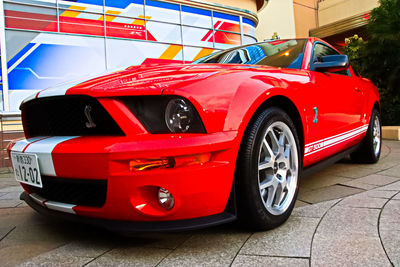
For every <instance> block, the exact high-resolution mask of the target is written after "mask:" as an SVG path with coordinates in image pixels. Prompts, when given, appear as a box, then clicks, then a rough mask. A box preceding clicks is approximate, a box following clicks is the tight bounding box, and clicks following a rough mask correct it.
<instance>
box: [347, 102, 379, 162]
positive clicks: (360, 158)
mask: <svg viewBox="0 0 400 267" xmlns="http://www.w3.org/2000/svg"><path fill="white" fill-rule="evenodd" d="M381 148H382V127H381V117H380V114H379V111H378V110H376V109H374V110H373V111H372V114H371V119H370V122H369V126H368V131H367V133H366V135H365V137H364V140H363V141H362V143H361V146H360V148H359V149H358V150H357V151H355V152H354V153H352V154H351V155H350V156H351V159H352V160H353V161H354V162H356V163H376V162H377V161H378V160H379V158H380V156H381Z"/></svg>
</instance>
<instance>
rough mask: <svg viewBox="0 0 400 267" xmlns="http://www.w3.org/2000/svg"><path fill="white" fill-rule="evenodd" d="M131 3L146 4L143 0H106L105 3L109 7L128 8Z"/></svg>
mask: <svg viewBox="0 0 400 267" xmlns="http://www.w3.org/2000/svg"><path fill="white" fill-rule="evenodd" d="M130 4H138V5H144V1H143V0H118V1H116V0H106V1H105V5H106V6H108V7H116V8H126V7H127V6H129V5H130Z"/></svg>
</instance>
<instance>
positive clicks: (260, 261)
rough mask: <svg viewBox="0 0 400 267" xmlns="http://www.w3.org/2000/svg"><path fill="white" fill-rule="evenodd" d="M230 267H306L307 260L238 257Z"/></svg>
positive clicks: (250, 256) (307, 264)
mask: <svg viewBox="0 0 400 267" xmlns="http://www.w3.org/2000/svg"><path fill="white" fill-rule="evenodd" d="M232 266H238V267H239V266H244V267H246V266H249V267H253V266H275V267H286V266H296V267H308V266H309V260H308V259H301V258H284V257H268V256H253V255H238V256H237V257H236V259H235V261H234V262H233V264H232Z"/></svg>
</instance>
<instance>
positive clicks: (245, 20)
mask: <svg viewBox="0 0 400 267" xmlns="http://www.w3.org/2000/svg"><path fill="white" fill-rule="evenodd" d="M243 23H246V24H249V25H251V26H253V27H255V26H256V24H255V23H254V22H253V21H251V20H249V19H246V18H243Z"/></svg>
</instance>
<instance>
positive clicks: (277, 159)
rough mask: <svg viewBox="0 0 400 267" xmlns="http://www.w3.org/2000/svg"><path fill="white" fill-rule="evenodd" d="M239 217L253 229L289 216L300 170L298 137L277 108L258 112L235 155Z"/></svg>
mask: <svg viewBox="0 0 400 267" xmlns="http://www.w3.org/2000/svg"><path fill="white" fill-rule="evenodd" d="M238 160H239V161H238V166H237V167H238V176H237V185H238V187H237V189H238V196H239V198H238V207H239V211H238V212H239V219H241V221H242V222H245V223H246V225H247V226H248V227H250V228H252V229H256V230H266V229H271V228H274V227H277V226H279V225H280V224H282V223H283V222H285V221H286V220H287V218H288V217H289V216H290V214H291V212H292V210H293V207H294V204H295V201H296V198H297V192H298V180H299V175H300V171H301V157H300V148H299V140H298V136H297V133H296V129H295V127H294V125H293V122H292V120H291V119H290V117H289V116H288V115H287V114H286V113H285V112H284V111H283V110H281V109H279V108H269V109H267V110H265V111H264V112H262V113H261V114H259V115H258V116H257V118H256V119H255V120H254V123H253V124H252V125H250V128H249V129H247V131H246V133H245V135H244V138H243V143H242V146H241V149H240V155H239V157H238Z"/></svg>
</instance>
